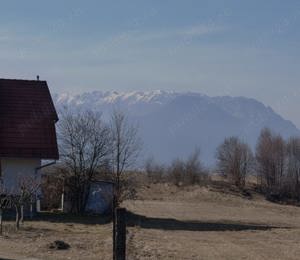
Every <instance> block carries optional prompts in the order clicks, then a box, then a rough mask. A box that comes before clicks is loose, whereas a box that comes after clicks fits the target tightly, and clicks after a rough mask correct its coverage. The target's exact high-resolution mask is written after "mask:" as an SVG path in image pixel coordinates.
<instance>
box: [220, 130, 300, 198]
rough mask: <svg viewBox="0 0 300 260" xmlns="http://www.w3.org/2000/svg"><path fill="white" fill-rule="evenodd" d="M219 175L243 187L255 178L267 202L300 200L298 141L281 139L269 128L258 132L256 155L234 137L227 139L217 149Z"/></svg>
mask: <svg viewBox="0 0 300 260" xmlns="http://www.w3.org/2000/svg"><path fill="white" fill-rule="evenodd" d="M216 157H217V166H218V170H219V172H220V173H221V174H222V175H224V176H225V177H226V178H228V179H229V180H230V181H231V182H232V183H233V184H234V185H236V186H238V187H241V188H243V187H244V186H245V178H246V176H247V175H250V174H251V175H256V176H257V184H258V185H259V188H260V189H261V191H263V192H264V193H265V194H266V196H267V197H268V198H269V199H272V200H285V199H294V200H300V186H299V177H300V138H299V137H291V138H290V139H288V140H284V139H283V137H282V136H281V135H279V134H274V133H273V132H272V131H271V130H270V129H268V128H265V129H263V130H262V131H261V133H260V136H259V138H258V141H257V145H256V149H255V154H254V153H253V152H252V151H251V148H250V147H249V145H248V144H246V143H244V142H242V141H241V140H239V138H237V137H230V138H226V139H225V141H224V142H223V143H222V144H221V145H220V146H219V147H218V150H217V156H216Z"/></svg>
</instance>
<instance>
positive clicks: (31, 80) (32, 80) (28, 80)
mask: <svg viewBox="0 0 300 260" xmlns="http://www.w3.org/2000/svg"><path fill="white" fill-rule="evenodd" d="M0 80H7V81H27V82H47V81H46V80H36V79H35V80H34V79H5V78H0Z"/></svg>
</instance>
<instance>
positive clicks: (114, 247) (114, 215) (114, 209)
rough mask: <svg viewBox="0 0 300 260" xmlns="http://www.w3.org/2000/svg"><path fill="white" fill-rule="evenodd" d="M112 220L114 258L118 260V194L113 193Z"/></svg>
mask: <svg viewBox="0 0 300 260" xmlns="http://www.w3.org/2000/svg"><path fill="white" fill-rule="evenodd" d="M112 221H113V260H116V196H115V192H114V193H113V201H112Z"/></svg>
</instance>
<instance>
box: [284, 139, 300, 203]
mask: <svg viewBox="0 0 300 260" xmlns="http://www.w3.org/2000/svg"><path fill="white" fill-rule="evenodd" d="M286 175H287V180H286V182H287V183H286V185H287V186H288V190H289V191H290V192H291V193H292V197H294V198H296V199H298V200H299V199H300V138H299V137H291V138H290V139H289V140H288V142H287V173H286Z"/></svg>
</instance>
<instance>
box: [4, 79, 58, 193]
mask: <svg viewBox="0 0 300 260" xmlns="http://www.w3.org/2000/svg"><path fill="white" fill-rule="evenodd" d="M57 121H58V116H57V113H56V110H55V107H54V104H53V101H52V98H51V95H50V92H49V88H48V85H47V82H46V81H40V80H39V79H38V78H37V80H15V79H0V177H1V181H2V182H3V184H4V187H5V188H6V189H9V190H13V189H15V188H16V186H17V184H18V178H20V176H22V177H26V176H31V177H32V176H34V177H36V178H39V177H40V176H39V172H40V169H41V168H43V167H44V166H43V165H42V160H57V159H58V158H59V155H58V148H57V138H56V130H55V124H56V122H57Z"/></svg>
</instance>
